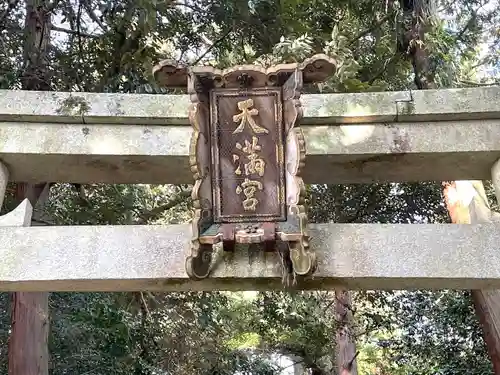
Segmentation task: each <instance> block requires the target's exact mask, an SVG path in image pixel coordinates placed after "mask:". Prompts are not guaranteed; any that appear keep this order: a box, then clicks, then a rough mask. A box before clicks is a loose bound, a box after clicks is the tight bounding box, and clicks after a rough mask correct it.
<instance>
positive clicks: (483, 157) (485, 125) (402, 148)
mask: <svg viewBox="0 0 500 375" xmlns="http://www.w3.org/2000/svg"><path fill="white" fill-rule="evenodd" d="M304 132H305V137H306V142H307V145H306V146H307V147H306V148H307V155H308V156H307V159H306V168H305V171H304V180H305V182H307V183H369V182H373V181H419V180H420V181H425V180H437V181H443V180H466V179H489V178H490V169H491V166H492V165H493V163H495V161H496V160H497V159H498V157H499V156H500V119H499V120H470V121H440V122H422V123H411V122H401V123H394V124H390V125H387V124H378V123H372V124H362V125H355V124H349V125H337V126H326V125H322V126H321V125H319V126H306V127H304ZM190 135H191V128H190V127H189V126H187V125H175V126H159V125H157V126H149V125H118V124H108V125H102V124H65V123H51V124H50V123H22V122H19V123H18V122H10V123H0V140H1V141H0V160H2V161H3V162H4V163H5V164H6V165H7V167H8V169H9V171H10V174H11V176H10V179H11V180H12V181H27V182H42V181H54V182H80V183H97V182H102V183H172V184H178V183H192V182H193V177H192V174H191V171H190V168H189V163H188V152H189V141H190Z"/></svg>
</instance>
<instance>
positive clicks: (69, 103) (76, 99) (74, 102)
mask: <svg viewBox="0 0 500 375" xmlns="http://www.w3.org/2000/svg"><path fill="white" fill-rule="evenodd" d="M89 111H90V105H89V104H88V103H87V101H86V100H85V98H83V97H82V96H73V95H70V96H68V97H67V98H66V99H64V100H63V101H62V102H61V105H60V107H59V108H57V109H56V112H57V113H58V114H60V115H66V116H77V115H80V116H83V115H85V114H86V113H87V112H89Z"/></svg>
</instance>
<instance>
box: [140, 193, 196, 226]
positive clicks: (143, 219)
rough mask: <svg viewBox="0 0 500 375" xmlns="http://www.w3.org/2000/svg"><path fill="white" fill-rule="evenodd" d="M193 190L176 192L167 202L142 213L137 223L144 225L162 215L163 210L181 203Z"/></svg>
mask: <svg viewBox="0 0 500 375" xmlns="http://www.w3.org/2000/svg"><path fill="white" fill-rule="evenodd" d="M191 192H192V190H191V189H188V190H182V191H181V192H180V193H178V194H176V195H175V196H174V197H173V198H172V199H170V200H169V201H168V202H167V203H165V204H163V205H161V206H158V207H155V208H153V209H152V210H149V211H146V212H143V213H142V214H140V216H139V219H138V220H137V221H136V223H135V224H137V225H144V224H146V223H147V222H148V221H149V220H151V219H154V218H157V217H158V216H160V215H161V214H162V213H163V212H165V211H168V210H170V209H172V208H174V207H175V206H177V205H179V204H181V203H182V202H183V201H184V200H185V199H186V198H188V197H189V196H190V195H191Z"/></svg>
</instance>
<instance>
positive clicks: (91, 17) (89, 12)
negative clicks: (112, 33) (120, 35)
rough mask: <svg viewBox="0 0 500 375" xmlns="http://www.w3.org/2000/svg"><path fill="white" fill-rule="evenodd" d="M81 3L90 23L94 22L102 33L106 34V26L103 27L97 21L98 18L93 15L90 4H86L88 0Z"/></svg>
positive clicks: (99, 21) (98, 20)
mask: <svg viewBox="0 0 500 375" xmlns="http://www.w3.org/2000/svg"><path fill="white" fill-rule="evenodd" d="M81 1H82V4H83V6H84V8H85V10H86V11H87V14H88V15H89V17H90V19H91V20H92V21H94V22H95V23H96V24H98V25H99V27H100V28H101V29H102V31H104V32H107V31H108V28H107V27H106V26H104V24H103V23H102V22H101V20H100V19H99V17H97V15H96V14H95V12H94V10H93V9H92V8H91V6H90V3H89V2H88V0H81Z"/></svg>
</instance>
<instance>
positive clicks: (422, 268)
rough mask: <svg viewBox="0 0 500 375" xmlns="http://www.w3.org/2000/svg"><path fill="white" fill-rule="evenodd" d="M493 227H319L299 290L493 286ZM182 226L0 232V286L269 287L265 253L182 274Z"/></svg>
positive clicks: (499, 255) (499, 271)
mask: <svg viewBox="0 0 500 375" xmlns="http://www.w3.org/2000/svg"><path fill="white" fill-rule="evenodd" d="M499 233H500V225H498V224H491V223H489V224H480V225H467V224H466V225H450V224H416V225H408V224H401V225H378V224H333V225H332V224H322V225H315V226H313V228H312V230H311V235H312V241H311V246H312V248H314V249H315V250H316V252H317V256H318V262H319V264H318V271H317V272H316V274H315V275H314V277H312V278H310V279H308V280H305V281H303V282H301V284H300V288H301V289H323V290H325V289H333V288H336V287H345V288H347V289H349V290H356V289H358V290H359V289H415V288H418V289H438V288H446V289H448V288H453V289H489V288H500V252H498V251H497V248H498V246H497V245H498V241H499V240H500V237H499ZM189 237H190V230H189V227H188V226H187V225H173V226H61V227H25V228H0V238H2V242H3V243H4V244H8V246H2V248H1V249H0V290H2V291H137V290H155V291H186V290H272V289H275V288H279V287H280V284H281V276H282V274H281V269H280V264H281V263H280V260H279V259H278V256H277V255H276V254H274V253H267V254H266V253H263V252H259V251H253V252H252V251H248V249H244V248H241V249H237V251H236V252H235V253H234V254H233V255H229V254H227V255H226V259H225V262H219V266H218V267H217V268H216V269H215V271H214V272H213V275H212V276H211V277H210V278H209V279H206V280H204V281H192V280H190V279H188V277H187V275H186V274H185V270H184V260H185V256H186V253H187V251H188V241H189Z"/></svg>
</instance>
